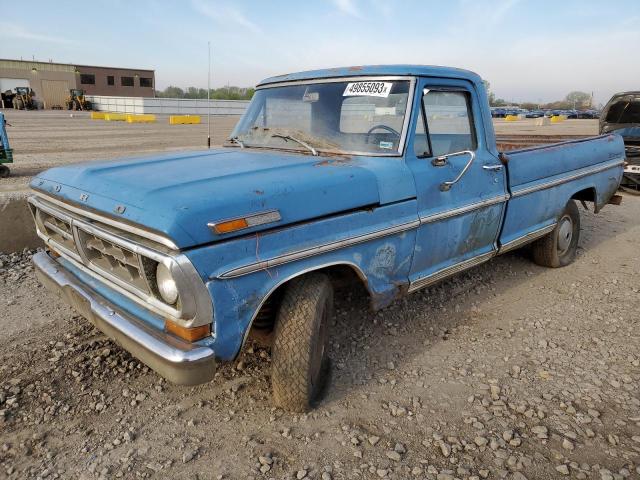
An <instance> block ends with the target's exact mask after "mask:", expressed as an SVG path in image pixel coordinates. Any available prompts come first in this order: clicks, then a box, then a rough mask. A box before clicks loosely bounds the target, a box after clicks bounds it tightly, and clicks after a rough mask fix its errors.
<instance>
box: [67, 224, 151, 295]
mask: <svg viewBox="0 0 640 480" xmlns="http://www.w3.org/2000/svg"><path fill="white" fill-rule="evenodd" d="M78 237H79V239H80V247H81V248H82V250H83V253H84V254H85V256H86V259H87V261H88V262H89V263H90V264H91V265H93V266H94V267H96V268H97V269H99V270H101V271H103V272H106V273H108V274H110V275H113V276H114V277H116V278H118V279H119V280H121V281H123V282H125V283H127V284H128V285H132V286H134V287H135V288H137V289H138V290H142V291H144V292H146V293H151V292H150V291H149V286H148V284H147V281H146V279H145V276H144V270H143V268H142V259H141V258H140V256H139V255H138V254H137V253H134V252H132V251H131V250H127V249H126V248H123V247H121V246H119V245H116V244H115V243H112V242H109V241H108V240H106V239H104V238H100V237H98V236H96V235H94V234H92V233H89V232H86V231H84V230H81V229H79V230H78Z"/></svg>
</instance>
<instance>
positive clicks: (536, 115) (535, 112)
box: [526, 110, 544, 118]
mask: <svg viewBox="0 0 640 480" xmlns="http://www.w3.org/2000/svg"><path fill="white" fill-rule="evenodd" d="M541 117H544V112H543V111H542V110H531V111H530V112H527V114H526V118H541Z"/></svg>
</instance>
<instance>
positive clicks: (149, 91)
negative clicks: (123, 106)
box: [0, 59, 155, 108]
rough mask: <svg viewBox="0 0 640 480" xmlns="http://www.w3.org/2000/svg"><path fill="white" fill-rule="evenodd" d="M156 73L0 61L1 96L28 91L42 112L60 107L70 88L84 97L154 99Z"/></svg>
mask: <svg viewBox="0 0 640 480" xmlns="http://www.w3.org/2000/svg"><path fill="white" fill-rule="evenodd" d="M154 86H155V71H154V70H143V69H133V68H115V67H96V66H91V65H71V64H67V63H53V62H35V61H25V60H3V59H0V92H5V91H7V90H13V89H14V88H15V87H30V88H31V89H32V90H33V91H34V93H35V98H36V100H38V101H39V102H42V103H43V105H44V108H52V107H62V106H64V103H65V100H66V98H67V96H68V95H69V90H70V89H72V88H82V89H84V90H85V91H86V93H87V95H115V96H126V97H153V96H154Z"/></svg>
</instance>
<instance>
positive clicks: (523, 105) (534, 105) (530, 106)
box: [520, 102, 538, 110]
mask: <svg viewBox="0 0 640 480" xmlns="http://www.w3.org/2000/svg"><path fill="white" fill-rule="evenodd" d="M520 108H524V109H525V110H537V109H538V104H537V103H533V102H523V103H521V104H520Z"/></svg>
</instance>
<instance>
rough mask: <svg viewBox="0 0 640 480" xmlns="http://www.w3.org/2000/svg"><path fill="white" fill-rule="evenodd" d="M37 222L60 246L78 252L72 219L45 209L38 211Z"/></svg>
mask: <svg viewBox="0 0 640 480" xmlns="http://www.w3.org/2000/svg"><path fill="white" fill-rule="evenodd" d="M36 222H37V224H38V227H39V228H40V229H41V230H42V231H43V233H44V234H45V235H46V236H47V237H49V238H50V239H51V240H52V241H53V242H54V243H56V244H57V245H59V246H60V247H62V248H64V249H66V250H68V251H70V252H73V253H74V254H76V255H77V254H78V250H77V249H76V244H75V241H74V239H73V230H72V228H71V220H68V219H66V218H65V217H64V216H62V215H61V216H60V217H58V216H55V215H52V214H51V213H49V212H45V211H44V210H37V211H36Z"/></svg>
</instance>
